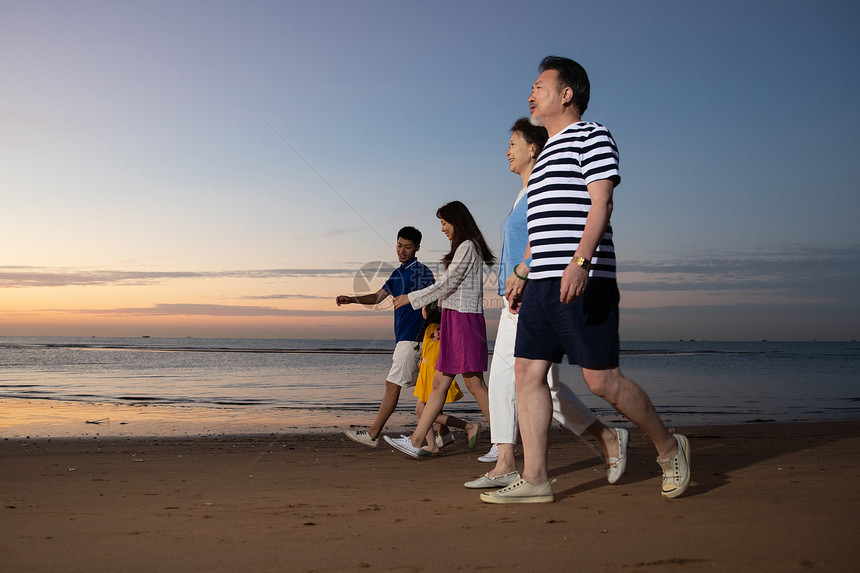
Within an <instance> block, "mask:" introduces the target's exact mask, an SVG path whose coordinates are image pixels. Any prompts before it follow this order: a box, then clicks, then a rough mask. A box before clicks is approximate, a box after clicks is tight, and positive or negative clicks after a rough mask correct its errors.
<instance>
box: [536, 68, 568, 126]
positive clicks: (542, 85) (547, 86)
mask: <svg viewBox="0 0 860 573" xmlns="http://www.w3.org/2000/svg"><path fill="white" fill-rule="evenodd" d="M558 87H559V84H558V72H557V71H556V70H547V71H545V72H543V73H542V74H541V75H539V76H538V77H537V79H536V80H535V83H533V84H532V93H531V95H530V96H529V111H530V113H531V122H532V124H533V125H546V123H545V122H546V120H547V119H548V118H551V117H554V116H555V115H558V114H560V113H561V112H563V111H564V105H563V103H562V100H561V91H559V89H558Z"/></svg>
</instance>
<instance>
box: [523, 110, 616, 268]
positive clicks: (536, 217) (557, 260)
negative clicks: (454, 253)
mask: <svg viewBox="0 0 860 573" xmlns="http://www.w3.org/2000/svg"><path fill="white" fill-rule="evenodd" d="M601 179H611V180H612V181H613V183H614V184H615V185H618V183H619V182H620V181H621V176H620V175H619V172H618V147H617V146H616V145H615V140H613V139H612V135H611V134H610V133H609V130H608V129H606V128H605V127H603V126H602V125H600V124H597V123H593V122H579V123H574V124H571V125H569V126H567V127H566V128H565V129H563V130H562V131H560V132H559V133H557V134H555V135H554V136H552V137H551V138H549V140H548V141H547V143H546V146H545V147H544V149H543V151H542V152H541V154H540V156H539V157H538V159H537V163H536V164H535V167H534V170H533V171H532V175H531V177H530V178H529V185H528V230H529V244H530V245H531V251H532V259H533V260H532V264H531V269H530V271H529V278H530V279H546V278H560V277H561V275H562V272H564V269H565V267H567V265H568V264H570V261H571V260H572V259H573V257H574V254H575V253H576V249H577V247H578V246H579V241H580V239H581V238H582V231H583V230H584V229H585V220H586V217H588V212H589V211H590V210H591V197H590V196H589V195H588V184H589V183H592V182H594V181H599V180H601ZM591 263H592V265H593V266H592V269H591V272H590V274H589V276H592V277H606V278H613V279H614V278H615V246H614V245H613V244H612V227H611V226H607V228H606V233H605V234H604V235H603V239H602V240H601V242H600V245H599V246H598V247H597V251H596V252H595V253H594V256H593V257H592V259H591Z"/></svg>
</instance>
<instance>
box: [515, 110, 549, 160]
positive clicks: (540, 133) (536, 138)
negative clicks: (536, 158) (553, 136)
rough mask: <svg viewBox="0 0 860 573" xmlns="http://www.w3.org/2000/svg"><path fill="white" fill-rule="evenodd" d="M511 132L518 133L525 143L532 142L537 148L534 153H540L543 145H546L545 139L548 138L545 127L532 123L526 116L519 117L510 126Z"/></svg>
mask: <svg viewBox="0 0 860 573" xmlns="http://www.w3.org/2000/svg"><path fill="white" fill-rule="evenodd" d="M511 133H520V134H522V136H523V139H525V140H526V143H529V144H534V146H535V147H536V148H537V150H536V151H537V153H535V155H540V152H541V151H543V146H544V145H546V140H547V139H549V134H548V133H547V132H546V128H545V127H544V126H542V125H534V124H533V123H532V122H530V121H529V118H527V117H521V118H519V119H518V120H516V121H515V122H514V124H513V125H512V126H511Z"/></svg>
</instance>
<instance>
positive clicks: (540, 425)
mask: <svg viewBox="0 0 860 573" xmlns="http://www.w3.org/2000/svg"><path fill="white" fill-rule="evenodd" d="M549 367H550V362H548V361H546V360H531V359H528V358H517V360H516V364H515V366H514V370H515V371H516V379H517V413H518V416H519V423H520V436H521V437H522V441H523V462H524V463H523V473H522V477H523V479H525V480H526V481H527V482H529V483H531V484H533V485H540V484H544V483H546V482H547V481H548V480H549V478H548V477H547V470H546V456H547V451H546V450H547V440H548V434H549V425H550V423H551V422H552V398H551V397H550V392H549V386H547V383H546V375H547V372H548V371H549Z"/></svg>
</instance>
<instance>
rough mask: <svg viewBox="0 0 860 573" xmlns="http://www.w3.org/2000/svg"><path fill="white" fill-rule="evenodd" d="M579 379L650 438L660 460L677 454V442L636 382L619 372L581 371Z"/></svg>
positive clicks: (604, 370)
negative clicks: (581, 378) (583, 380)
mask: <svg viewBox="0 0 860 573" xmlns="http://www.w3.org/2000/svg"><path fill="white" fill-rule="evenodd" d="M582 376H583V378H585V383H586V384H588V387H589V389H590V390H591V391H592V392H594V393H595V394H596V395H597V396H600V397H601V398H603V399H604V400H606V401H607V402H609V404H610V405H611V406H612V407H613V408H615V409H616V410H618V412H619V413H620V414H621V415H623V416H624V417H625V418H627V419H628V420H630V421H631V422H633V423H634V424H636V425H637V426H639V428H640V429H641V430H642V431H643V432H645V433H646V434H647V435H648V437H649V438H651V441H652V442H654V447H656V448H657V454H658V456H659V457H660V458H663V459H667V458H670V457H672V456H674V455H675V454H676V453H677V452H678V443H677V442H676V441H675V438H673V437H672V434H671V433H669V429H668V428H666V426H665V425H664V424H663V421H662V420H661V419H660V415H659V414H658V413H657V410H656V409H655V408H654V405H653V404H652V403H651V399H650V398H649V397H648V394H646V393H645V391H644V390H643V389H642V388H641V387H640V386H639V385H638V384H636V382H634V381H633V380H630V379H629V378H625V377H624V375H623V374H621V369H619V368H607V369H603V370H591V369H588V368H583V369H582Z"/></svg>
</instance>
